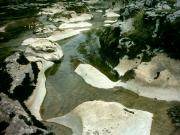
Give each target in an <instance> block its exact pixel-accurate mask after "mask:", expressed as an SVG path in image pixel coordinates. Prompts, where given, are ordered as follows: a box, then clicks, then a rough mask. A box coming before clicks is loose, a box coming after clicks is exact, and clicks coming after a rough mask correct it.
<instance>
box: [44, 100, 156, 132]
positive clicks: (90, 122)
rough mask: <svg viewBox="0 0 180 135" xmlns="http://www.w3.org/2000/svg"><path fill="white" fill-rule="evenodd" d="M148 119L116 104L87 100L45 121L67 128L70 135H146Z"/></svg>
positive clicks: (150, 116) (139, 112)
mask: <svg viewBox="0 0 180 135" xmlns="http://www.w3.org/2000/svg"><path fill="white" fill-rule="evenodd" d="M152 116H153V115H152V114H151V113H149V112H145V111H140V110H136V109H129V108H126V107H125V106H123V105H121V104H119V103H116V102H103V101H89V102H84V103H82V104H81V105H79V106H78V107H76V108H75V109H74V110H72V111H71V112H70V113H68V114H66V115H65V116H62V117H57V118H52V119H49V120H47V121H48V122H55V123H58V124H63V125H65V126H67V127H69V128H71V129H72V131H73V135H87V134H88V135H119V134H120V133H122V134H123V135H131V134H133V135H150V130H151V123H152Z"/></svg>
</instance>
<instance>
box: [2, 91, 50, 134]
mask: <svg viewBox="0 0 180 135" xmlns="http://www.w3.org/2000/svg"><path fill="white" fill-rule="evenodd" d="M0 106H1V109H0V129H1V130H0V134H7V135H22V134H28V135H31V134H32V135H33V134H41V135H50V134H51V135H52V133H50V132H48V131H47V130H46V128H45V127H44V126H43V125H42V124H40V123H39V122H38V121H36V120H35V119H34V120H32V117H30V116H29V114H28V113H27V112H26V111H25V110H24V108H23V107H22V105H21V104H20V103H19V101H17V100H12V99H10V98H9V97H8V96H7V95H5V94H3V93H0Z"/></svg>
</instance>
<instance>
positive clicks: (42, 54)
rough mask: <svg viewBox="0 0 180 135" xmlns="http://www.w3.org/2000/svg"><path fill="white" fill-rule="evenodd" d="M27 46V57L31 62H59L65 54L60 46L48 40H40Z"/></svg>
mask: <svg viewBox="0 0 180 135" xmlns="http://www.w3.org/2000/svg"><path fill="white" fill-rule="evenodd" d="M34 41H35V42H33V43H31V44H30V45H28V46H27V48H26V50H25V56H26V57H27V59H28V60H29V61H38V60H39V59H44V60H47V61H59V60H60V59H61V58H62V56H63V52H62V49H61V47H60V46H59V44H57V43H55V42H52V41H50V40H48V39H38V40H36V39H35V40H34Z"/></svg>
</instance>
